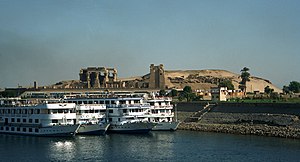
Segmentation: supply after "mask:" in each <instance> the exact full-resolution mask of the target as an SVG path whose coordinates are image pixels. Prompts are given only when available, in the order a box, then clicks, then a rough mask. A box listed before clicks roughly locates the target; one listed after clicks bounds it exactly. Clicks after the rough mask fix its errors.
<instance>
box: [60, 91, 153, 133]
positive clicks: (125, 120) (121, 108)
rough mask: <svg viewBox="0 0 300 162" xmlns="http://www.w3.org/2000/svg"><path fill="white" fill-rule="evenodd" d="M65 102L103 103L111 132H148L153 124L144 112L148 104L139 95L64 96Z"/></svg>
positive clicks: (147, 108) (146, 110) (147, 109)
mask: <svg viewBox="0 0 300 162" xmlns="http://www.w3.org/2000/svg"><path fill="white" fill-rule="evenodd" d="M65 100H66V101H67V102H72V103H77V104H80V103H83V104H105V105H106V109H107V112H106V114H107V115H106V120H107V122H108V123H109V124H110V126H109V128H108V132H111V133H148V132H150V131H151V130H152V128H153V127H154V126H155V124H154V123H151V122H148V120H147V118H145V113H148V111H149V108H150V105H149V104H147V103H146V104H145V103H143V98H141V97H107V98H106V97H100V98H97V97H95V96H93V97H91V98H89V97H88V96H87V97H85V98H69V99H68V98H66V99H65Z"/></svg>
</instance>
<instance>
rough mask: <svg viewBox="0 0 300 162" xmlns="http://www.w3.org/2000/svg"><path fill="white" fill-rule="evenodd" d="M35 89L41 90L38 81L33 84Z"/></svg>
mask: <svg viewBox="0 0 300 162" xmlns="http://www.w3.org/2000/svg"><path fill="white" fill-rule="evenodd" d="M33 88H34V89H38V88H39V87H38V83H37V81H34V82H33Z"/></svg>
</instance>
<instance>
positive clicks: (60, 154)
mask: <svg viewBox="0 0 300 162" xmlns="http://www.w3.org/2000/svg"><path fill="white" fill-rule="evenodd" d="M0 161H5V162H6V161H113V162H116V161H126V162H131V161H155V162H157V161H180V162H182V161H230V162H231V161H247V162H248V161H288V162H290V161H300V140H295V139H284V138H274V137H260V136H251V135H232V134H218V133H205V132H193V131H180V130H179V131H175V132H151V133H150V134H147V135H126V134H109V135H105V136H76V137H73V138H48V137H31V136H18V135H3V134H2V135H0Z"/></svg>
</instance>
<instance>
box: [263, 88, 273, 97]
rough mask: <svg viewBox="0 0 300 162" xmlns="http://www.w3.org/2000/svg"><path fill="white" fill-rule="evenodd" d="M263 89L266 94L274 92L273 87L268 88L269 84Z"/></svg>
mask: <svg viewBox="0 0 300 162" xmlns="http://www.w3.org/2000/svg"><path fill="white" fill-rule="evenodd" d="M264 90H265V93H266V94H268V95H270V94H271V93H273V92H274V89H272V88H270V86H266V87H265V89H264Z"/></svg>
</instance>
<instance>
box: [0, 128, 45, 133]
mask: <svg viewBox="0 0 300 162" xmlns="http://www.w3.org/2000/svg"><path fill="white" fill-rule="evenodd" d="M4 128H5V129H4ZM9 128H10V129H9ZM32 129H34V132H35V133H38V132H39V129H37V128H28V131H27V128H22V129H21V128H20V127H17V129H15V127H0V130H1V131H10V132H21V130H22V132H33V131H32Z"/></svg>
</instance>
